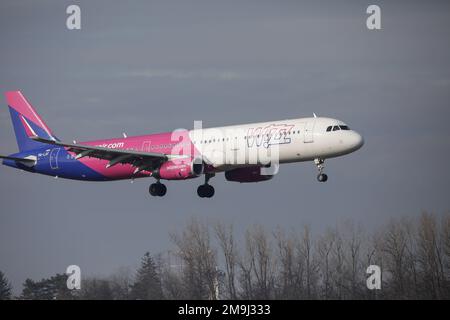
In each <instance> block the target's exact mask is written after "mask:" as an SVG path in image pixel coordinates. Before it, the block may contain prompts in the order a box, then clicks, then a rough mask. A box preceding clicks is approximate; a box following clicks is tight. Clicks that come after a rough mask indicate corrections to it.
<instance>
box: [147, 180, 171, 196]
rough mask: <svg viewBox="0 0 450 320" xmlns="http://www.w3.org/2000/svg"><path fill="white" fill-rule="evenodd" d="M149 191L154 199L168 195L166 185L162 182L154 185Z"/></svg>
mask: <svg viewBox="0 0 450 320" xmlns="http://www.w3.org/2000/svg"><path fill="white" fill-rule="evenodd" d="M148 191H149V192H150V194H151V195H152V196H154V197H156V196H157V197H162V196H164V195H165V194H166V192H167V188H166V186H165V185H163V184H162V183H160V182H157V183H152V184H151V185H150V187H149V188H148Z"/></svg>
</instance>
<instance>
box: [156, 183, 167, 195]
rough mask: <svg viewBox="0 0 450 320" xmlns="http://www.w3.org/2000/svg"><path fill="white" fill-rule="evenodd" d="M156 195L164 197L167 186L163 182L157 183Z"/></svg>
mask: <svg viewBox="0 0 450 320" xmlns="http://www.w3.org/2000/svg"><path fill="white" fill-rule="evenodd" d="M158 189H159V190H158V197H164V196H165V195H166V193H167V187H166V185H164V184H162V183H161V184H159V188H158Z"/></svg>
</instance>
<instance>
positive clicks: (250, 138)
mask: <svg viewBox="0 0 450 320" xmlns="http://www.w3.org/2000/svg"><path fill="white" fill-rule="evenodd" d="M293 127H294V125H287V124H271V125H268V126H267V127H258V128H250V129H248V131H247V146H248V147H249V148H251V147H253V146H255V145H256V146H257V147H260V146H263V147H264V148H269V147H270V146H271V145H275V144H286V143H291V138H290V137H289V136H288V135H289V134H290V133H291V130H292V128H293Z"/></svg>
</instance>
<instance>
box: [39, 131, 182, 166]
mask: <svg viewBox="0 0 450 320" xmlns="http://www.w3.org/2000/svg"><path fill="white" fill-rule="evenodd" d="M31 139H33V140H35V141H38V142H42V143H46V144H53V145H57V146H61V147H65V148H67V150H68V151H71V152H74V153H76V156H75V159H80V158H83V157H92V158H97V159H102V160H109V163H108V164H107V165H106V167H107V168H110V167H112V166H115V165H116V164H119V163H121V164H131V165H132V166H134V167H136V170H135V172H134V173H135V174H136V173H138V172H140V171H142V170H153V169H155V168H158V167H159V166H160V165H161V164H162V163H163V162H166V161H167V160H170V159H174V158H185V157H186V156H182V155H170V154H164V153H156V152H142V151H135V150H124V149H110V148H104V147H97V146H88V145H82V144H76V143H65V142H61V141H55V140H50V139H44V138H41V137H38V136H33V137H31Z"/></svg>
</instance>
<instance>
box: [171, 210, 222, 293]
mask: <svg viewBox="0 0 450 320" xmlns="http://www.w3.org/2000/svg"><path fill="white" fill-rule="evenodd" d="M172 240H173V241H174V243H175V244H176V245H177V247H178V250H177V252H178V254H179V256H180V257H181V259H182V260H183V272H184V279H183V280H184V283H185V284H186V290H187V294H188V296H189V297H190V298H191V299H216V293H217V269H216V267H217V254H216V251H215V250H213V248H212V246H211V243H210V234H209V229H208V226H207V225H206V224H203V223H200V222H198V221H197V220H195V219H193V220H191V222H190V223H189V224H188V225H187V226H186V228H185V229H184V230H183V232H182V234H181V235H177V234H173V235H172Z"/></svg>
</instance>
